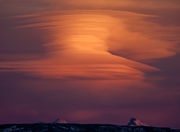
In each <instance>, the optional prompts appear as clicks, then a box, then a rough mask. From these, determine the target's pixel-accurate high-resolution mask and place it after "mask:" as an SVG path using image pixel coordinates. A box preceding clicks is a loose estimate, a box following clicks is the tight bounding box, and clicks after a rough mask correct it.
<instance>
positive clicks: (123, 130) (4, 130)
mask: <svg viewBox="0 0 180 132" xmlns="http://www.w3.org/2000/svg"><path fill="white" fill-rule="evenodd" d="M0 132H180V130H173V129H170V128H158V127H150V126H118V125H109V124H68V123H65V124H64V123H36V124H9V125H0Z"/></svg>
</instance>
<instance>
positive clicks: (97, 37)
mask: <svg viewBox="0 0 180 132" xmlns="http://www.w3.org/2000/svg"><path fill="white" fill-rule="evenodd" d="M59 14H61V15H59ZM147 17H152V16H146V15H141V14H135V13H129V12H120V11H116V12H115V11H108V12H106V11H96V10H94V11H87V10H84V11H82V10H81V11H78V10H76V11H73V10H72V11H64V12H58V13H57V12H56V13H55V15H53V16H52V15H50V14H49V15H48V14H46V15H45V14H44V15H42V16H37V17H36V16H35V17H34V19H32V20H31V21H33V22H36V21H39V20H40V21H46V22H36V23H35V24H27V25H23V26H20V27H19V28H27V27H29V28H30V27H37V28H44V29H46V30H48V31H49V32H52V34H51V36H48V37H50V38H51V39H52V40H53V41H52V42H51V43H48V44H45V45H44V46H46V47H47V48H48V49H51V50H50V51H49V57H48V58H46V59H41V60H36V61H35V60H34V61H21V62H5V63H0V64H1V67H4V68H12V69H11V70H14V69H15V71H16V70H18V71H22V72H27V73H29V74H34V75H37V76H41V77H46V78H60V79H62V78H71V79H72V78H73V79H83V78H84V79H108V80H132V79H133V80H134V79H135V80H143V79H144V78H145V76H144V72H145V71H153V70H157V68H155V67H152V66H149V65H146V64H143V63H142V62H138V60H148V59H157V58H163V57H168V56H173V55H175V53H176V51H175V50H174V49H175V43H174V44H173V43H172V42H171V44H170V42H168V41H165V40H162V39H160V38H158V37H157V35H152V36H150V37H149V36H147V35H146V34H144V33H145V32H146V27H148V26H149V25H151V26H154V27H155V30H158V29H159V28H161V27H160V26H159V27H158V26H157V25H156V24H153V23H150V22H149V23H148V22H147V21H145V20H144V18H147ZM132 21H133V23H131V22H132ZM29 22H30V21H29ZM137 23H141V24H142V26H141V29H140V30H137V27H139V26H135V24H137ZM131 29H132V30H131ZM133 30H134V31H133ZM139 31H141V32H139ZM135 60H136V61H135Z"/></svg>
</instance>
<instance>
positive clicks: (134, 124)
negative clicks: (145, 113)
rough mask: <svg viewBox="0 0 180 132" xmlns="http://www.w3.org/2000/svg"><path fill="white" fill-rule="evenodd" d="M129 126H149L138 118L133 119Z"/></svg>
mask: <svg viewBox="0 0 180 132" xmlns="http://www.w3.org/2000/svg"><path fill="white" fill-rule="evenodd" d="M128 126H149V125H147V124H145V123H143V122H142V121H140V120H137V119H136V118H131V119H130V120H129V122H128Z"/></svg>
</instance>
